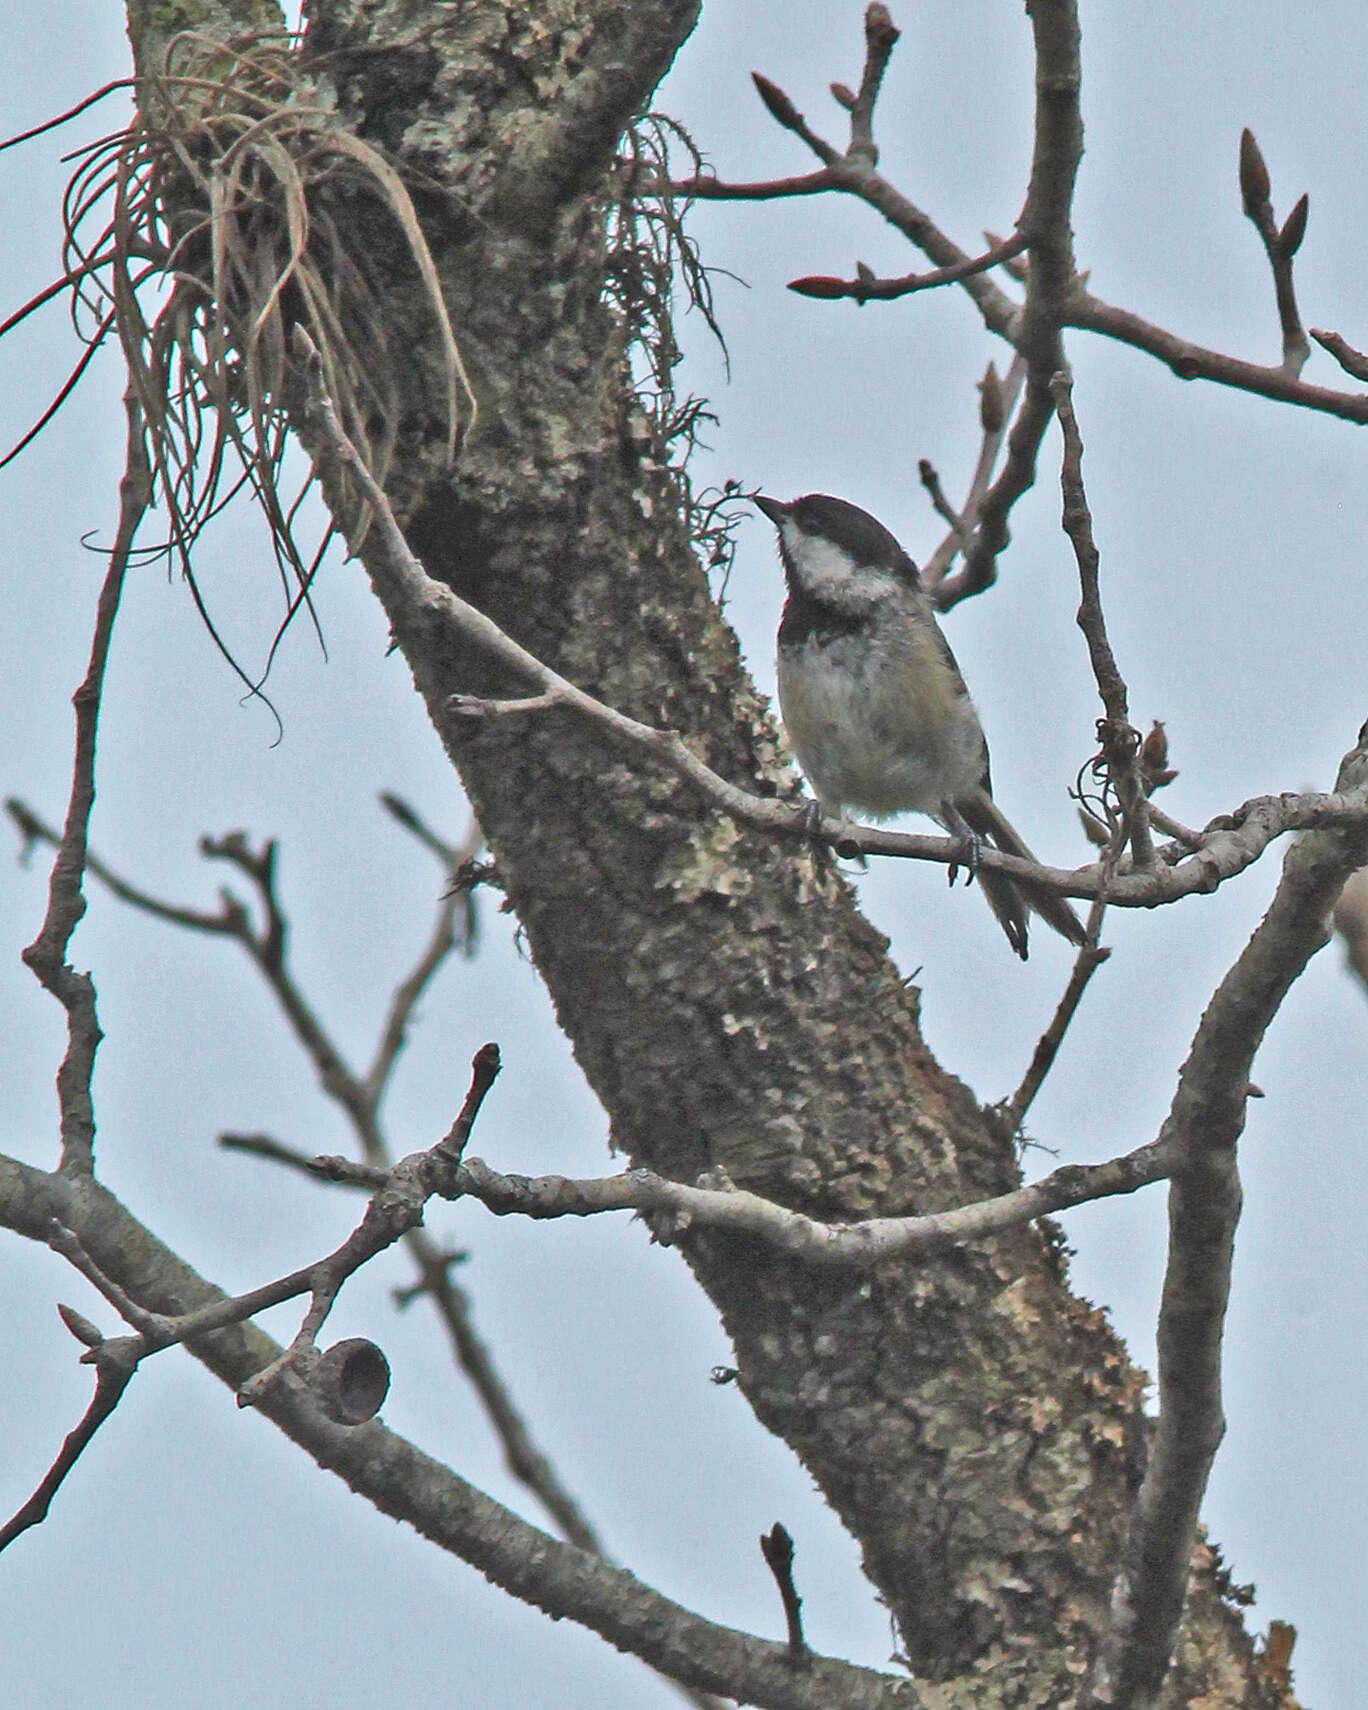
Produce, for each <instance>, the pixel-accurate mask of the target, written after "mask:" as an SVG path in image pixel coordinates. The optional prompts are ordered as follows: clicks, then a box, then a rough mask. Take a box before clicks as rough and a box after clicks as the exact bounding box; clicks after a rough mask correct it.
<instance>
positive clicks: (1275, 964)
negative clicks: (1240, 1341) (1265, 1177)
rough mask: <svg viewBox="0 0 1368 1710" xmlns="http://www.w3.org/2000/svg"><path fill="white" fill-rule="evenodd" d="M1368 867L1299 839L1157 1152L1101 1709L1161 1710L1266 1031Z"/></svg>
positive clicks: (1182, 1083)
mask: <svg viewBox="0 0 1368 1710" xmlns="http://www.w3.org/2000/svg"><path fill="white" fill-rule="evenodd" d="M1365 741H1368V727H1365V729H1364V730H1363V731H1361V732H1360V733H1359V744H1360V746H1356V747H1355V748H1354V749H1352V750H1351V751H1350V752H1349V754H1347V755H1346V756H1345V759H1344V761H1343V762H1342V764H1341V766H1340V769H1339V776H1338V778H1337V779H1336V787H1337V789H1339V790H1344V791H1349V790H1357V789H1360V788H1361V787H1362V786H1363V785H1364V784H1365V783H1366V782H1368V750H1365V748H1364V747H1363V746H1362V744H1363V743H1364V742H1365ZM1365 860H1368V832H1365V831H1364V830H1363V829H1359V830H1356V831H1354V832H1353V833H1346V832H1341V831H1328V832H1323V833H1317V834H1312V835H1308V836H1306V837H1303V838H1301V839H1299V840H1298V842H1297V843H1296V845H1295V846H1294V847H1293V848H1292V849H1291V850H1289V851H1288V854H1287V857H1286V859H1285V860H1284V862H1283V873H1282V879H1281V881H1280V883H1279V885H1278V889H1277V893H1276V895H1275V896H1274V898H1273V902H1272V904H1271V905H1270V906H1269V910H1268V913H1267V914H1266V915H1265V916H1264V918H1263V920H1262V922H1261V923H1260V925H1259V926H1258V928H1257V930H1256V931H1255V933H1254V936H1253V937H1252V938H1251V939H1250V941H1249V943H1248V944H1247V945H1246V946H1245V948H1244V950H1243V951H1242V952H1241V954H1240V956H1239V958H1238V960H1237V961H1236V962H1235V964H1234V966H1233V967H1232V968H1231V970H1230V972H1229V973H1228V974H1227V975H1226V977H1225V979H1224V980H1222V982H1221V984H1220V986H1219V987H1218V988H1217V991H1216V994H1215V996H1214V997H1213V998H1212V1000H1211V1002H1210V1004H1209V1005H1208V1006H1207V1009H1206V1013H1205V1014H1204V1015H1203V1017H1202V1020H1201V1023H1200V1025H1199V1026H1198V1029H1197V1033H1196V1036H1195V1037H1194V1039H1193V1042H1192V1049H1191V1051H1190V1052H1189V1053H1188V1059H1187V1062H1186V1063H1185V1064H1184V1065H1183V1069H1182V1072H1181V1074H1180V1076H1179V1081H1178V1089H1177V1091H1176V1093H1175V1094H1174V1099H1173V1104H1172V1107H1171V1108H1170V1111H1169V1115H1168V1117H1167V1118H1166V1120H1165V1122H1164V1125H1163V1128H1162V1129H1161V1130H1160V1135H1159V1139H1158V1141H1157V1143H1156V1144H1157V1145H1158V1146H1159V1147H1160V1148H1161V1149H1163V1150H1164V1151H1165V1152H1167V1153H1171V1155H1172V1156H1173V1160H1174V1172H1173V1175H1172V1177H1171V1179H1170V1185H1169V1258H1168V1270H1167V1274H1166V1276H1165V1278H1164V1294H1163V1303H1162V1305H1161V1308H1160V1314H1159V1419H1158V1423H1157V1426H1156V1430H1155V1436H1154V1444H1153V1449H1152V1451H1151V1454H1150V1459H1149V1466H1148V1468H1147V1470H1146V1473H1145V1478H1144V1482H1143V1484H1142V1485H1141V1487H1140V1492H1139V1495H1138V1496H1137V1498H1136V1504H1135V1511H1134V1513H1133V1515H1132V1518H1131V1525H1130V1529H1129V1533H1128V1536H1127V1539H1126V1545H1125V1550H1124V1554H1123V1558H1122V1565H1121V1569H1120V1571H1119V1573H1118V1575H1117V1578H1116V1583H1115V1586H1114V1588H1113V1593H1112V1612H1111V1627H1110V1630H1109V1632H1108V1634H1107V1637H1106V1639H1105V1641H1104V1643H1103V1646H1102V1650H1101V1652H1100V1654H1099V1657H1098V1661H1097V1666H1096V1671H1095V1674H1094V1678H1093V1682H1092V1687H1091V1692H1090V1695H1089V1697H1088V1699H1087V1700H1086V1703H1087V1705H1088V1707H1089V1710H1100V1707H1102V1706H1106V1707H1108V1710H1139V1707H1140V1706H1147V1705H1150V1704H1152V1703H1154V1702H1155V1700H1156V1697H1157V1694H1158V1691H1159V1687H1160V1685H1161V1683H1162V1681H1163V1678H1164V1674H1165V1671H1166V1670H1167V1668H1168V1662H1169V1657H1170V1655H1171V1654H1172V1650H1173V1644H1174V1639H1175V1637H1176V1634H1177V1631H1178V1623H1179V1620H1180V1618H1181V1616H1182V1609H1183V1596H1184V1592H1185V1589H1186V1586H1187V1580H1188V1570H1189V1564H1190V1562H1191V1557H1192V1544H1193V1536H1194V1533H1195V1529H1196V1525H1197V1515H1198V1510H1199V1508H1200V1505H1201V1500H1202V1494H1203V1492H1204V1490H1205V1489H1206V1482H1207V1477H1208V1474H1209V1472H1210V1470H1211V1463H1212V1459H1213V1458H1214V1456H1215V1453H1216V1449H1217V1446H1218V1445H1219V1443H1220V1441H1221V1438H1222V1436H1223V1434H1224V1431H1225V1422H1224V1419H1223V1417H1222V1413H1221V1363H1220V1362H1221V1332H1222V1327H1223V1324H1224V1319H1225V1308H1226V1301H1227V1299H1228V1296H1229V1292H1230V1264H1231V1255H1232V1252H1233V1247H1234V1235H1235V1224H1236V1221H1237V1220H1238V1218H1239V1214H1240V1180H1239V1172H1238V1169H1237V1167H1236V1155H1235V1154H1236V1144H1237V1142H1238V1140H1239V1137H1240V1134H1241V1132H1242V1130H1243V1128H1244V1121H1245V1104H1246V1100H1247V1099H1248V1098H1249V1096H1250V1093H1251V1090H1252V1089H1251V1086H1250V1080H1249V1075H1250V1070H1251V1068H1252V1066H1253V1060H1254V1054H1255V1052H1256V1051H1257V1049H1258V1047H1259V1044H1260V1043H1261V1041H1262V1039H1263V1035H1264V1032H1265V1030H1266V1029H1267V1027H1268V1024H1269V1022H1270V1021H1271V1020H1272V1018H1273V1016H1274V1015H1275V1014H1276V1013H1277V1011H1278V1008H1279V1006H1280V1005H1281V1003H1282V1001H1283V999H1284V998H1285V997H1286V995H1287V992H1288V990H1289V988H1290V987H1291V985H1292V984H1293V982H1294V981H1295V980H1296V979H1297V978H1298V976H1299V975H1300V974H1301V972H1302V970H1303V969H1304V968H1305V967H1306V964H1307V963H1308V962H1309V961H1310V959H1311V957H1312V956H1313V955H1314V954H1315V953H1316V951H1317V950H1319V949H1321V948H1322V947H1323V946H1324V944H1325V943H1326V942H1327V940H1328V938H1329V925H1328V916H1329V912H1330V909H1331V907H1332V905H1333V903H1334V901H1335V898H1336V897H1337V896H1338V895H1339V892H1340V890H1341V888H1342V887H1343V885H1344V881H1345V879H1346V878H1347V877H1348V876H1349V874H1350V873H1352V872H1353V871H1354V870H1355V868H1357V867H1360V866H1362V865H1363V864H1364V862H1365Z"/></svg>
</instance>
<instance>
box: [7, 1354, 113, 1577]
mask: <svg viewBox="0 0 1368 1710" xmlns="http://www.w3.org/2000/svg"><path fill="white" fill-rule="evenodd" d="M137 1342H138V1338H137V1337H135V1336H123V1337H119V1338H117V1339H116V1340H114V1341H111V1342H106V1341H101V1342H100V1343H99V1344H98V1345H97V1346H95V1347H93V1348H89V1349H87V1350H86V1352H85V1353H84V1354H82V1355H81V1362H82V1364H83V1365H92V1366H94V1367H95V1393H94V1395H92V1396H91V1398H90V1405H89V1407H87V1408H86V1410H85V1414H84V1415H83V1417H82V1419H81V1422H80V1424H79V1425H77V1426H76V1427H75V1429H74V1430H72V1431H69V1432H68V1433H67V1436H66V1439H65V1441H64V1442H63V1443H62V1447H61V1452H60V1453H59V1454H58V1456H57V1459H56V1460H55V1461H54V1462H53V1463H52V1465H51V1467H49V1468H48V1471H47V1473H46V1475H45V1476H44V1478H43V1481H42V1483H41V1484H40V1485H39V1486H38V1488H37V1490H35V1491H34V1493H33V1495H32V1496H31V1497H29V1499H28V1501H27V1502H26V1503H24V1505H23V1506H22V1507H21V1508H20V1509H19V1510H18V1512H17V1513H16V1514H15V1515H14V1516H13V1517H12V1518H11V1519H10V1520H9V1521H8V1522H7V1523H6V1524H5V1525H4V1526H0V1552H3V1551H4V1550H6V1549H8V1547H9V1546H10V1545H11V1544H12V1543H13V1542H14V1540H15V1539H16V1538H17V1537H19V1536H20V1534H21V1533H23V1532H27V1531H28V1529H29V1527H30V1526H40V1525H42V1523H43V1521H44V1520H46V1519H47V1516H48V1510H49V1509H50V1508H51V1507H52V1500H53V1498H54V1497H55V1496H56V1494H57V1492H58V1491H59V1490H60V1489H61V1487H62V1482H63V1480H64V1479H65V1478H66V1476H67V1474H68V1473H69V1472H70V1471H71V1469H72V1468H73V1467H74V1466H75V1465H76V1463H77V1461H79V1460H80V1458H81V1456H82V1455H83V1454H84V1453H85V1450H86V1449H87V1447H88V1446H89V1444H90V1442H91V1439H92V1438H93V1437H94V1435H95V1433H96V1432H97V1431H98V1430H99V1429H100V1426H101V1425H103V1424H104V1422H105V1420H106V1419H108V1418H109V1416H110V1414H111V1413H112V1412H113V1411H114V1409H115V1408H116V1407H117V1406H118V1405H119V1402H120V1401H121V1400H122V1399H123V1392H124V1391H125V1390H126V1389H127V1388H128V1385H129V1382H130V1381H131V1379H132V1377H133V1373H134V1372H135V1371H136V1370H137V1369H138V1359H137V1357H135V1356H134V1355H133V1353H132V1352H131V1350H133V1349H134V1348H135V1347H136V1344H137Z"/></svg>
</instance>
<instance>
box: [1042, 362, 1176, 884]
mask: <svg viewBox="0 0 1368 1710" xmlns="http://www.w3.org/2000/svg"><path fill="white" fill-rule="evenodd" d="M1050 389H1051V392H1052V393H1053V395H1054V402H1055V409H1056V411H1057V413H1058V415H1059V425H1060V428H1061V430H1062V432H1063V435H1064V457H1063V461H1062V464H1061V466H1060V472H1059V482H1060V487H1061V488H1062V490H1063V494H1064V516H1063V525H1064V532H1065V534H1067V535H1068V537H1069V539H1070V541H1071V542H1072V543H1073V549H1074V557H1075V559H1076V560H1077V562H1078V579H1079V582H1080V583H1081V584H1082V590H1083V592H1082V598H1081V600H1080V601H1079V606H1078V627H1079V628H1080V629H1081V630H1082V631H1083V635H1084V637H1085V639H1086V640H1087V643H1088V657H1089V658H1090V659H1091V661H1092V668H1093V676H1094V677H1095V678H1096V680H1097V692H1098V695H1099V696H1100V697H1101V700H1102V708H1103V711H1104V713H1105V715H1106V716H1105V717H1104V718H1101V719H1099V720H1098V724H1097V733H1098V736H1099V738H1100V739H1101V743H1102V756H1101V759H1102V764H1103V766H1104V767H1105V770H1106V776H1107V782H1108V784H1109V786H1110V787H1111V788H1112V789H1114V790H1115V792H1116V798H1117V801H1118V802H1119V803H1120V806H1121V817H1122V821H1123V823H1124V827H1125V832H1126V835H1127V837H1128V838H1129V840H1130V848H1131V856H1132V858H1133V859H1134V861H1135V865H1136V866H1137V867H1139V868H1142V869H1143V868H1147V867H1151V866H1153V865H1154V844H1153V841H1152V840H1151V838H1150V830H1149V801H1148V798H1147V797H1146V794H1145V789H1144V785H1143V783H1142V782H1141V779H1140V772H1139V766H1138V764H1137V761H1138V758H1139V754H1140V733H1139V731H1137V730H1136V729H1135V728H1134V727H1133V726H1132V724H1131V722H1130V703H1129V697H1128V695H1127V691H1126V681H1125V678H1124V677H1122V675H1121V672H1120V669H1119V668H1118V666H1117V663H1116V655H1115V654H1114V653H1113V652H1112V646H1111V642H1110V641H1109V640H1108V639H1107V624H1106V619H1105V618H1104V617H1103V615H1102V589H1101V583H1100V580H1099V574H1098V570H1099V564H1100V558H1099V555H1098V551H1097V543H1096V542H1095V541H1094V539H1093V531H1092V514H1091V512H1090V511H1089V510H1088V496H1087V493H1086V492H1085V491H1084V487H1083V438H1082V435H1081V434H1080V433H1079V431H1078V418H1077V417H1076V416H1075V414H1074V407H1073V382H1072V380H1071V378H1070V377H1069V375H1068V374H1067V373H1059V374H1056V375H1055V376H1054V379H1053V380H1052V381H1051V385H1050Z"/></svg>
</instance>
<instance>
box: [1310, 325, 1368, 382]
mask: <svg viewBox="0 0 1368 1710" xmlns="http://www.w3.org/2000/svg"><path fill="white" fill-rule="evenodd" d="M1311 337H1312V338H1313V339H1315V341H1316V343H1317V344H1318V345H1320V346H1321V347H1322V349H1324V350H1328V351H1329V352H1330V354H1331V356H1333V357H1334V359H1335V361H1336V362H1338V363H1339V365H1340V367H1341V368H1342V369H1343V370H1344V372H1345V373H1346V374H1352V375H1353V377H1354V379H1355V380H1368V355H1365V354H1364V352H1363V351H1361V350H1355V348H1354V347H1353V345H1352V344H1350V343H1349V341H1348V339H1345V338H1341V337H1340V335H1339V334H1338V333H1337V332H1323V331H1320V330H1318V329H1317V328H1316V327H1312V328H1311Z"/></svg>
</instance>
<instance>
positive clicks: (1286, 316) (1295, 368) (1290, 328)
mask: <svg viewBox="0 0 1368 1710" xmlns="http://www.w3.org/2000/svg"><path fill="white" fill-rule="evenodd" d="M1271 188H1272V186H1271V184H1270V182H1269V177H1268V168H1267V166H1265V164H1264V158H1263V154H1262V152H1261V151H1260V149H1259V145H1258V143H1256V142H1255V141H1254V133H1253V131H1251V130H1250V129H1249V128H1248V127H1246V128H1245V129H1244V130H1243V131H1242V132H1241V133H1240V198H1241V200H1242V202H1243V203H1244V211H1245V214H1246V216H1247V217H1248V219H1249V220H1250V222H1251V224H1252V225H1253V227H1254V229H1255V231H1257V232H1258V234H1259V236H1260V237H1261V238H1262V239H1263V246H1264V253H1265V255H1267V257H1268V265H1269V266H1270V267H1271V268H1272V270H1273V292H1274V295H1275V297H1276V298H1277V303H1278V321H1279V324H1280V325H1281V327H1282V342H1283V359H1282V368H1283V373H1284V374H1287V375H1289V376H1290V377H1291V378H1292V379H1294V380H1295V379H1296V377H1297V376H1298V375H1299V374H1300V373H1301V371H1302V369H1303V368H1305V366H1306V359H1307V357H1308V356H1310V354H1311V346H1310V344H1309V343H1308V342H1307V337H1306V333H1305V332H1304V331H1303V330H1302V324H1301V316H1300V315H1299V314H1298V312H1297V294H1296V291H1295V289H1294V288H1293V284H1292V258H1293V257H1294V256H1295V255H1296V253H1297V251H1298V249H1300V248H1301V241H1302V239H1303V237H1305V235H1306V215H1307V209H1308V206H1309V204H1308V201H1307V198H1306V197H1305V196H1302V197H1301V198H1300V200H1299V201H1298V202H1297V204H1296V205H1295V207H1294V208H1293V209H1292V212H1291V213H1290V214H1289V215H1288V216H1287V219H1286V221H1285V222H1284V224H1283V226H1282V227H1281V229H1279V226H1278V223H1277V221H1276V220H1275V219H1274V217H1273V203H1272V200H1271V198H1270V192H1271Z"/></svg>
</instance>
